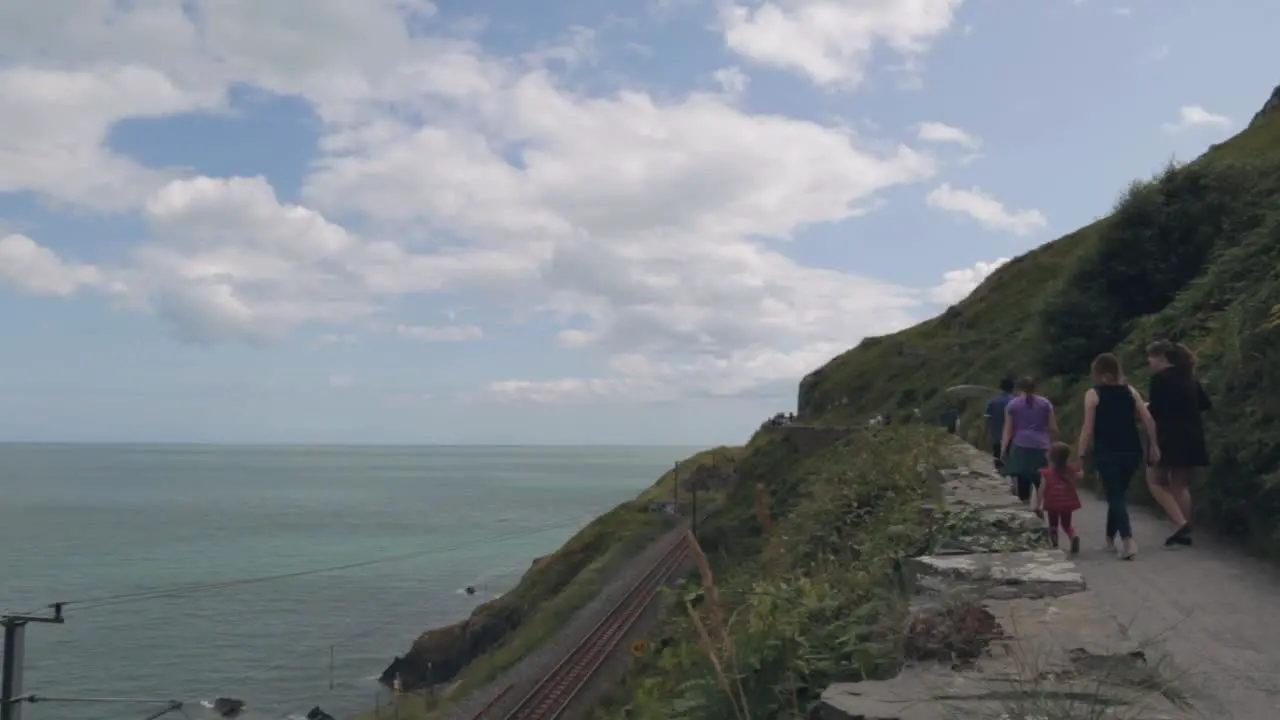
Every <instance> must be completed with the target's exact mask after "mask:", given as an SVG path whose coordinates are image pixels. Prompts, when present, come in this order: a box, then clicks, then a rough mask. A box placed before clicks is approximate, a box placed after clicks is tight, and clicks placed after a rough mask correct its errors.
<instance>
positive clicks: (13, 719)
mask: <svg viewBox="0 0 1280 720" xmlns="http://www.w3.org/2000/svg"><path fill="white" fill-rule="evenodd" d="M33 622H34V623H57V624H62V623H63V622H64V620H63V618H62V603H54V605H53V617H36V616H34V615H5V616H3V617H0V625H3V626H4V666H3V671H4V676H3V682H2V684H0V720H22V703H23V697H22V656H23V651H24V646H25V641H26V634H27V623H33Z"/></svg>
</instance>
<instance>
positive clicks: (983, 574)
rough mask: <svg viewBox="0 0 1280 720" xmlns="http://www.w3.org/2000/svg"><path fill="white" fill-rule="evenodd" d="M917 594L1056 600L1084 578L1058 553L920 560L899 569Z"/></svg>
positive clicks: (1076, 587) (1075, 588)
mask: <svg viewBox="0 0 1280 720" xmlns="http://www.w3.org/2000/svg"><path fill="white" fill-rule="evenodd" d="M904 565H905V570H906V573H907V582H908V584H909V585H910V587H912V588H913V589H914V590H916V591H917V592H928V593H938V594H943V593H947V592H950V591H953V590H955V589H958V588H971V589H973V590H975V591H976V592H978V593H979V594H981V595H982V596H984V597H987V598H990V599H1011V598H1039V597H1058V596H1061V595H1069V594H1071V593H1077V592H1080V591H1082V590H1084V589H1085V582H1084V577H1083V576H1081V575H1080V572H1079V571H1078V570H1076V566H1075V565H1074V564H1072V563H1071V562H1069V561H1068V560H1067V556H1066V555H1065V554H1064V553H1063V552H1062V551H1061V550H1032V551H1028V552H1012V553H977V554H972V555H926V556H924V557H918V558H909V559H908V560H907V561H906V562H905V563H904Z"/></svg>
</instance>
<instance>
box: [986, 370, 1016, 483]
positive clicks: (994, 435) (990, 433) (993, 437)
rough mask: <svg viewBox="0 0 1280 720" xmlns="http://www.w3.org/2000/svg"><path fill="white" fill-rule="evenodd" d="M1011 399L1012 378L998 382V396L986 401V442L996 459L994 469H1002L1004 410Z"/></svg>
mask: <svg viewBox="0 0 1280 720" xmlns="http://www.w3.org/2000/svg"><path fill="white" fill-rule="evenodd" d="M1012 399H1013V378H1011V377H1006V378H1003V379H1002V380H1000V394H999V395H997V396H995V397H993V398H991V399H990V400H988V401H987V412H986V414H985V415H983V417H985V418H986V419H987V441H988V442H989V443H990V444H991V454H992V455H993V456H994V457H995V459H996V469H997V470H999V469H1001V468H1003V467H1004V460H1003V458H1004V451H1005V447H1004V445H1003V444H1002V440H1003V439H1004V410H1005V408H1006V407H1008V406H1009V401H1010V400H1012Z"/></svg>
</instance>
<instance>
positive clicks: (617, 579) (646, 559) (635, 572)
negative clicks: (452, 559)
mask: <svg viewBox="0 0 1280 720" xmlns="http://www.w3.org/2000/svg"><path fill="white" fill-rule="evenodd" d="M685 528H686V525H685V524H683V523H682V524H681V525H680V526H679V527H678V528H676V529H674V530H671V531H670V532H668V533H666V534H665V535H663V536H661V537H660V538H658V540H656V541H655V542H653V543H652V544H650V545H649V547H647V548H645V550H644V551H643V552H641V553H639V554H637V555H636V556H635V557H634V558H632V559H631V561H630V562H628V563H627V564H626V565H624V566H623V567H622V568H621V569H620V570H619V571H618V572H617V573H616V574H615V575H614V576H613V578H612V579H611V580H610V581H609V583H608V584H607V585H606V586H605V587H604V589H603V590H602V591H601V592H600V594H599V595H597V596H596V597H595V599H593V600H591V601H590V602H589V603H587V604H586V605H585V606H583V608H582V609H580V610H579V611H578V612H577V613H576V614H574V616H573V619H572V620H570V621H569V622H568V623H567V624H565V626H564V628H563V629H561V631H560V632H558V633H556V635H555V636H554V637H552V638H550V639H549V640H547V642H546V643H545V644H543V646H542V647H540V648H538V649H537V650H536V651H534V652H533V653H531V654H530V655H529V656H527V657H525V658H524V659H523V660H521V661H520V662H519V663H517V664H516V665H514V666H513V667H511V668H510V669H509V670H507V671H506V672H505V673H503V674H502V676H500V677H499V678H497V679H496V680H494V681H492V682H490V683H489V684H487V685H485V686H484V687H482V688H480V689H479V690H477V691H476V692H474V693H472V694H471V695H470V696H468V697H467V698H466V699H465V700H462V701H461V702H459V703H458V704H457V705H455V706H454V707H453V708H452V709H451V710H450V711H449V713H448V714H447V715H445V716H444V717H445V718H446V719H447V720H473V718H475V716H476V713H478V712H480V711H481V710H482V709H483V708H484V706H485V704H486V703H488V702H489V701H490V700H492V699H493V698H494V697H496V696H497V695H498V693H500V692H502V689H503V688H505V687H507V686H508V685H514V686H515V687H513V688H512V689H511V692H509V693H508V694H507V696H506V697H504V698H503V699H502V701H501V702H500V703H498V705H497V706H495V707H494V708H493V711H491V712H490V713H489V715H488V718H486V720H501V718H502V717H503V713H504V712H510V711H511V709H513V708H514V706H515V704H516V703H518V702H519V701H520V700H521V699H523V698H524V695H525V693H527V692H528V691H529V690H530V689H531V688H532V687H533V685H534V684H536V683H537V682H538V681H539V680H541V679H542V678H543V677H544V676H545V675H546V674H547V673H548V672H550V671H551V668H553V667H555V666H556V663H558V662H560V660H561V659H563V658H564V656H565V655H566V654H567V653H568V652H569V651H570V650H572V649H573V647H574V646H575V645H577V644H578V643H579V642H580V641H581V640H582V638H583V637H585V636H586V634H587V633H588V632H589V631H590V630H591V628H593V627H595V626H596V624H597V623H599V622H600V621H601V620H602V619H604V616H605V615H608V614H609V611H610V610H612V609H613V607H614V605H616V604H617V603H618V601H620V600H621V599H622V598H623V597H624V596H625V595H626V594H627V592H629V591H630V590H631V588H633V587H635V584H636V583H637V582H638V581H639V580H640V578H642V577H644V575H645V573H647V572H649V570H650V569H652V568H653V565H654V563H656V562H657V561H658V558H660V557H662V554H663V553H664V552H666V550H667V549H668V548H670V547H671V543H672V542H674V541H675V539H676V537H677V536H678V535H680V534H681V533H683V532H684V531H685Z"/></svg>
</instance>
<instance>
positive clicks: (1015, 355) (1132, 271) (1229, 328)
mask: <svg viewBox="0 0 1280 720" xmlns="http://www.w3.org/2000/svg"><path fill="white" fill-rule="evenodd" d="M1157 338H1170V339H1173V340H1178V341H1181V342H1185V343H1186V344H1187V345H1189V346H1190V347H1191V348H1192V349H1193V350H1194V351H1195V352H1196V353H1197V355H1198V357H1199V362H1200V367H1199V374H1200V376H1201V379H1202V381H1203V382H1204V384H1205V386H1206V388H1207V389H1208V390H1209V392H1210V395H1211V396H1212V397H1213V399H1214V401H1215V403H1216V405H1217V407H1216V408H1215V410H1214V411H1213V412H1212V414H1211V416H1210V419H1209V434H1210V442H1211V446H1212V453H1213V467H1212V469H1211V471H1210V473H1209V474H1208V476H1207V478H1206V479H1205V482H1204V484H1203V486H1202V487H1200V488H1198V489H1197V502H1198V504H1199V508H1198V512H1200V513H1203V515H1202V517H1200V518H1199V519H1200V520H1201V521H1206V522H1209V523H1210V524H1212V525H1214V526H1216V527H1217V528H1218V529H1219V530H1220V531H1222V532H1225V533H1228V534H1232V535H1236V536H1239V537H1241V538H1245V539H1248V540H1250V541H1252V542H1254V543H1256V544H1257V545H1258V546H1259V547H1260V548H1265V549H1267V550H1272V551H1274V550H1277V549H1280V523H1278V522H1277V520H1280V492H1277V490H1276V489H1275V486H1276V485H1277V484H1278V481H1280V443H1277V440H1278V439H1280V88H1277V90H1276V92H1275V93H1274V94H1273V95H1272V97H1271V99H1270V100H1269V101H1268V102H1267V104H1266V106H1264V108H1263V110H1262V111H1261V112H1259V113H1258V115H1257V116H1256V117H1255V118H1254V119H1253V121H1252V122H1251V123H1250V125H1249V127H1248V128H1247V129H1245V130H1244V131H1243V132H1241V133H1240V134H1238V135H1236V136H1235V137H1233V138H1231V139H1230V140H1228V141H1227V142H1224V143H1221V144H1219V145H1215V146H1214V147H1212V148H1211V149H1210V150H1209V151H1208V152H1206V153H1205V154H1204V155H1203V156H1201V157H1200V158H1198V159H1196V160H1195V161H1193V162H1191V163H1188V164H1185V165H1181V166H1170V167H1168V168H1166V169H1165V170H1163V171H1162V172H1160V173H1159V174H1157V175H1156V176H1155V177H1153V178H1151V179H1149V180H1146V181H1139V182H1135V183H1134V184H1133V185H1132V186H1131V187H1130V188H1128V189H1127V190H1126V192H1125V193H1123V195H1122V196H1121V197H1120V198H1119V200H1118V201H1117V203H1116V206H1115V207H1114V208H1113V209H1112V212H1111V214H1110V215H1108V216H1107V217H1105V218H1103V219H1101V220H1099V221H1097V222H1095V223H1093V224H1092V225H1089V226H1088V227H1085V228H1082V229H1080V230H1077V231H1076V232H1074V233H1071V234H1070V235H1067V236H1065V237H1062V238H1059V239H1058V240H1055V241H1053V242H1051V243H1048V244H1047V245H1044V246H1043V247H1040V248H1038V249H1036V250H1034V251H1032V252H1029V253H1027V254H1026V255H1023V256H1021V257H1019V258H1017V259H1015V260H1013V261H1012V262H1009V263H1008V264H1006V265H1005V266H1003V267H1001V268H1000V269H999V270H998V271H996V272H995V273H993V274H992V275H991V276H990V277H989V278H987V280H986V281H985V282H983V283H982V285H981V286H980V287H978V288H977V289H976V290H975V291H974V292H973V293H972V294H971V295H970V296H969V297H968V298H966V299H965V300H963V301H961V302H960V303H958V304H957V305H954V306H952V307H951V308H948V309H947V311H946V312H944V313H943V314H941V315H939V316H938V317H935V318H933V319H931V320H928V321H926V322H923V323H921V324H919V325H916V326H915V327H912V328H908V329H907V330H903V331H901V332H898V333H895V334H893V335H887V336H883V337H878V338H868V339H866V340H864V341H863V342H862V343H861V344H860V345H858V347H856V348H854V349H852V350H850V351H848V352H846V353H844V354H842V355H840V356H838V357H836V358H835V359H833V360H831V361H830V362H829V363H827V364H826V365H825V366H823V367H822V368H820V369H818V370H816V371H815V372H813V373H811V374H810V375H809V376H808V377H806V378H805V379H804V381H803V382H802V383H801V386H800V397H799V410H800V413H801V415H802V416H804V417H806V418H810V419H812V420H814V421H815V422H818V423H820V424H845V423H864V422H865V421H866V419H867V418H869V417H871V416H873V415H876V414H878V413H889V414H890V415H892V416H893V417H894V419H895V420H902V421H909V420H910V418H911V417H912V415H913V412H912V411H913V410H914V409H916V408H919V409H920V412H921V416H922V417H923V418H926V419H927V418H933V417H937V416H938V415H939V413H940V412H941V411H942V410H943V407H944V404H945V403H946V402H948V398H947V397H946V396H944V395H943V394H942V392H941V391H942V389H943V388H946V387H948V386H951V385H956V384H963V383H981V384H995V383H996V381H997V379H998V378H999V377H1001V376H1002V375H1004V374H1006V373H1014V374H1017V375H1023V374H1031V375H1033V376H1035V377H1037V378H1038V379H1039V381H1040V384H1041V387H1042V389H1043V391H1044V392H1045V393H1046V394H1047V395H1049V396H1050V397H1051V398H1052V399H1053V400H1054V401H1055V402H1056V403H1057V404H1059V406H1060V407H1061V408H1062V410H1061V412H1062V417H1063V420H1064V427H1065V428H1066V430H1067V432H1068V433H1069V436H1073V435H1074V432H1075V431H1076V429H1077V428H1078V423H1079V413H1080V399H1081V397H1082V393H1083V390H1084V389H1085V387H1086V385H1087V381H1086V379H1085V378H1084V376H1085V375H1086V374H1087V372H1088V367H1089V362H1090V360H1091V359H1092V358H1093V356H1094V355H1096V354H1097V353H1099V352H1104V351H1113V352H1116V353H1117V354H1119V356H1120V357H1121V359H1122V361H1123V362H1124V365H1125V367H1126V369H1128V371H1129V372H1130V380H1131V381H1132V382H1134V383H1136V384H1138V385H1139V387H1143V388H1145V383H1146V382H1147V375H1146V372H1145V363H1144V359H1143V355H1144V353H1143V348H1144V347H1145V345H1146V344H1147V342H1149V341H1151V340H1154V339H1157ZM980 404H981V403H978V402H970V403H969V404H968V405H967V406H966V407H964V408H963V411H964V417H965V422H964V423H963V427H965V428H966V434H969V433H973V436H972V437H970V438H969V439H971V440H974V441H978V440H980V437H979V436H980V434H981V432H982V430H981V423H978V422H974V420H977V419H978V416H979V415H980V414H981V412H982V410H981V408H980V407H979V405H980ZM1138 485H1140V483H1139V484H1138ZM1136 489H1137V490H1138V491H1139V492H1140V491H1141V489H1140V488H1136Z"/></svg>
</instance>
